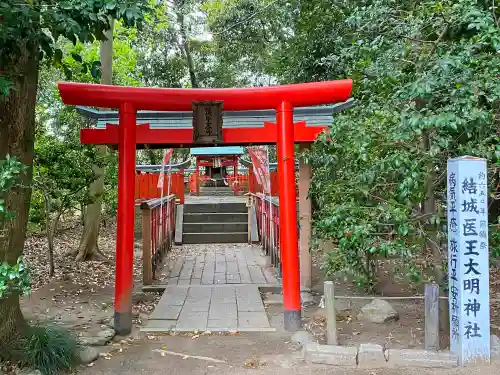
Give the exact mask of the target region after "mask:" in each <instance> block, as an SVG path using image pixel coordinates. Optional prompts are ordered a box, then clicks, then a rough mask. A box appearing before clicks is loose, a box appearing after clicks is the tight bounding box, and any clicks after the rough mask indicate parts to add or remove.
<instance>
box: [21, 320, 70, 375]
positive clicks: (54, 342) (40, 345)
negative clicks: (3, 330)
mask: <svg viewBox="0 0 500 375" xmlns="http://www.w3.org/2000/svg"><path fill="white" fill-rule="evenodd" d="M13 350H14V352H15V354H14V355H15V358H20V363H19V365H20V367H28V368H32V369H38V370H40V372H41V373H42V374H43V375H55V374H59V373H61V372H66V371H70V370H71V369H73V368H74V367H75V365H76V364H77V350H78V349H77V341H76V338H75V337H74V336H72V335H71V334H70V333H69V332H68V331H66V330H64V329H61V328H59V327H53V326H42V325H35V326H30V327H28V328H27V330H26V332H25V334H24V335H23V337H22V338H20V339H19V340H18V341H17V342H15V343H14V345H13Z"/></svg>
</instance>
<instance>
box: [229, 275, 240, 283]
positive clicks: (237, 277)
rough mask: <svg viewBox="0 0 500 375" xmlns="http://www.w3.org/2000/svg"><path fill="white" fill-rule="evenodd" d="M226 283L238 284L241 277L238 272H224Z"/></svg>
mask: <svg viewBox="0 0 500 375" xmlns="http://www.w3.org/2000/svg"><path fill="white" fill-rule="evenodd" d="M226 283H227V284H240V283H241V277H240V275H239V274H238V273H227V274H226Z"/></svg>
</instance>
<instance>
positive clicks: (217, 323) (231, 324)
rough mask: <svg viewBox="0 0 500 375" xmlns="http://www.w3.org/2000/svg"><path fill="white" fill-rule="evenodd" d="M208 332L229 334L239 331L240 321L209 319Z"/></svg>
mask: <svg viewBox="0 0 500 375" xmlns="http://www.w3.org/2000/svg"><path fill="white" fill-rule="evenodd" d="M207 330H209V331H214V332H227V331H236V330H238V319H228V318H226V319H208V323H207Z"/></svg>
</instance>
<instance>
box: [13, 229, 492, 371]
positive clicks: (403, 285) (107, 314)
mask: <svg viewBox="0 0 500 375" xmlns="http://www.w3.org/2000/svg"><path fill="white" fill-rule="evenodd" d="M81 231H82V228H81V227H79V226H76V227H74V228H72V229H67V230H64V231H62V232H60V233H59V234H58V235H57V237H56V240H55V246H56V252H55V265H56V274H55V276H54V277H53V278H49V277H48V276H47V275H48V264H47V252H48V250H47V244H46V240H45V238H44V237H43V236H37V235H31V236H29V238H28V239H27V241H26V247H25V261H26V263H27V265H28V266H29V268H30V270H31V273H32V294H31V296H26V297H23V298H22V308H23V312H24V313H25V315H26V317H27V318H28V319H29V320H31V321H45V322H52V323H53V324H57V325H60V326H63V327H67V328H69V329H70V330H71V331H73V332H75V333H76V334H77V335H79V336H89V335H90V336H94V335H95V334H96V333H97V332H99V331H102V330H103V329H106V328H107V327H108V328H109V326H110V325H111V324H112V316H113V293H114V288H113V285H114V248H115V236H116V226H115V224H114V223H113V222H110V223H109V224H108V226H106V227H103V228H102V230H101V236H100V238H99V246H100V249H101V251H102V252H103V253H104V254H105V255H106V256H107V257H108V259H109V263H104V262H100V261H88V262H81V263H76V262H74V260H73V258H72V257H71V256H70V255H68V254H69V253H70V252H71V251H72V250H74V249H75V248H76V247H77V246H78V242H79V239H80V235H81ZM141 258H142V254H141V246H140V243H136V247H135V253H134V266H135V267H134V294H133V296H134V297H133V303H134V307H133V313H134V328H133V332H132V334H131V335H130V336H129V337H126V338H124V337H115V338H114V339H113V341H112V342H111V343H110V344H108V345H106V346H103V347H101V348H99V350H100V351H101V357H103V358H104V359H106V360H107V361H97V362H96V364H95V367H94V365H91V367H93V368H92V369H90V368H89V369H87V370H82V371H84V373H113V372H116V373H118V372H120V373H122V372H121V370H120V368H122V366H125V367H123V369H125V373H126V374H127V373H130V374H132V373H134V374H136V373H140V372H139V371H138V369H139V368H138V367H137V364H136V363H135V360H134V358H135V359H137V361H139V362H137V363H144V361H149V360H151V361H152V362H151V365H144V366H145V367H144V368H145V369H147V368H148V366H149V368H150V370H151V371H148V370H145V371H146V372H144V370H143V371H142V373H148V374H153V373H158V374H159V373H163V372H162V371H161V369H162V368H163V366H164V364H165V363H166V362H165V361H167V360H168V361H174V362H175V363H177V362H180V365H179V366H181V367H179V373H193V374H198V373H199V374H202V373H203V374H209V373H211V372H216V371H218V370H221V371H222V373H225V372H224V371H226V372H227V373H228V374H229V373H242V374H243V373H246V371H247V369H248V368H249V367H250V368H253V367H255V368H254V370H255V369H261V370H262V371H263V372H262V373H263V374H264V373H269V374H271V373H273V374H274V373H281V371H282V370H284V369H287V368H294V369H295V368H296V369H297V371H295V370H294V371H293V372H286V371H285V372H283V373H297V374H299V373H300V374H301V373H306V372H302V371H305V369H302V370H300V369H301V368H302V367H301V366H304V364H303V363H302V362H301V361H300V360H299V358H298V357H297V355H298V353H299V352H297V348H296V347H294V346H293V344H291V343H290V335H289V334H287V333H286V332H284V331H283V330H282V329H280V327H278V329H277V332H275V333H266V334H258V335H256V334H254V335H236V336H229V337H228V336H219V335H209V336H208V337H205V336H202V337H200V338H197V339H196V340H194V339H192V337H193V336H195V334H194V333H193V334H188V335H185V336H187V337H184V336H182V337H179V336H178V337H171V336H160V335H150V334H148V335H146V334H144V333H141V332H140V328H141V326H142V325H143V324H144V322H145V321H146V320H147V319H148V315H149V314H150V313H151V311H152V310H153V308H154V306H155V304H156V302H157V301H158V300H159V298H160V294H159V293H148V294H145V293H142V292H141V286H142V259H141ZM319 259H320V257H318V256H317V254H316V256H315V263H316V264H315V267H314V287H313V292H314V294H315V296H314V303H311V304H309V305H308V306H305V307H304V315H305V322H304V323H305V324H306V325H307V327H309V328H310V330H311V331H313V332H314V333H315V334H316V335H317V336H318V338H319V339H320V341H322V340H324V328H325V322H324V318H323V317H321V316H318V313H317V312H318V303H319V300H320V297H321V294H322V285H323V281H324V277H323V276H322V271H321V270H320V269H319V267H318V264H317V263H318V262H319ZM397 268H398V264H397V262H385V263H384V265H383V267H381V274H382V275H385V277H384V278H383V279H382V280H381V284H383V288H382V290H381V294H383V295H384V296H391V295H392V296H412V295H415V294H418V293H419V290H418V288H417V290H415V288H413V287H411V286H410V285H409V284H408V282H406V281H405V280H404V279H403V278H402V274H400V273H398V272H397ZM498 276H499V270H498V269H494V270H493V269H492V271H491V275H490V279H491V298H494V299H500V285H499V284H498V281H500V278H499V277H498ZM335 282H336V284H337V287H336V290H337V294H339V295H349V296H353V295H357V296H363V295H366V294H365V293H363V292H362V291H360V290H359V289H357V288H356V287H355V286H354V285H353V284H352V283H351V282H349V281H345V280H335ZM369 302H370V301H369V300H356V301H353V302H348V301H339V302H338V305H337V308H338V309H339V310H341V311H342V316H343V318H342V319H341V320H340V321H339V322H338V323H337V324H338V325H337V327H338V330H339V340H340V343H341V344H349V345H355V344H359V343H361V342H373V343H378V344H381V345H385V346H388V347H393V348H400V347H406V348H421V347H423V341H424V339H423V338H424V332H423V327H424V321H423V314H424V306H423V301H422V300H416V301H412V300H404V301H397V300H390V301H389V302H390V303H391V305H392V306H393V307H394V308H395V309H396V311H398V313H399V315H400V320H399V321H397V322H391V323H386V324H368V323H362V322H360V321H358V320H357V319H356V316H357V313H358V311H359V309H360V308H361V307H362V306H363V305H365V304H367V303H369ZM281 310H282V309H281V306H280V305H268V314H269V316H270V320H271V322H273V320H274V321H277V320H279V319H280V315H281ZM491 314H492V333H495V334H497V335H498V334H499V333H500V332H499V328H500V310H499V309H498V303H495V304H492V308H491ZM278 326H279V324H278ZM164 347H166V348H168V350H172V351H175V352H181V353H186V354H190V355H202V356H208V357H214V358H215V357H217V358H219V357H222V358H226V359H224V360H225V361H226V362H227V363H231V364H230V365H229V364H224V365H221V364H213V363H206V361H203V360H202V361H200V360H192V359H190V360H187V359H186V360H182V358H177V357H176V358H171V357H169V358H168V359H165V358H163V357H162V356H161V355H159V354H158V352H157V350H158V349H161V348H164ZM229 347H231V348H232V349H231V350H229V349H228V348H229ZM224 348H226V349H224ZM155 350H156V352H155ZM186 358H187V357H186ZM141 361H142V362H141ZM193 361H194V362H195V363H193ZM248 361H250V365H248V363H247V362H248ZM254 362H255V363H256V365H255V366H254V365H253V364H252V363H254ZM169 363H170V362H169ZM182 366H184V367H182ZM200 366H201V367H200ZM221 366H222V367H221ZM273 368H274V370H273V371H271V369H273ZM180 370H182V371H180ZM202 370H203V371H202ZM127 371H128V372H127ZM269 371H270V372H269ZM308 371H310V369H309V370H308ZM315 371H316V370H315ZM321 371H322V370H321V369H318V373H321ZM335 371H337V370H335ZM339 371H340V370H339ZM173 373H177V370H175V371H174V372H173ZM307 373H309V372H307ZM325 373H326V372H325ZM329 373H333V374H336V373H337V372H332V371H331V370H330V371H329ZM343 373H344V372H338V374H343ZM349 373H352V374H358V373H357V372H354V371H350V372H349ZM366 373H367V372H366V371H364V372H359V374H366ZM396 373H397V374H401V373H402V372H400V371H399V372H395V373H394V374H396ZM409 373H411V372H409ZM419 373H421V374H423V373H424V372H419ZM441 373H443V374H444V373H446V372H435V373H434V372H429V374H441ZM377 374H379V375H385V374H387V375H392V374H393V373H392V372H390V371H387V372H377Z"/></svg>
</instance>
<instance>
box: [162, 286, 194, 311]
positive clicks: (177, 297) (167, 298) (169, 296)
mask: <svg viewBox="0 0 500 375" xmlns="http://www.w3.org/2000/svg"><path fill="white" fill-rule="evenodd" d="M187 292H188V290H187V289H185V288H177V287H176V288H175V289H173V288H169V289H165V292H163V294H162V296H161V298H160V301H159V302H158V305H157V306H156V307H158V306H161V305H172V306H182V305H183V304H184V301H185V300H186V296H187Z"/></svg>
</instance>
